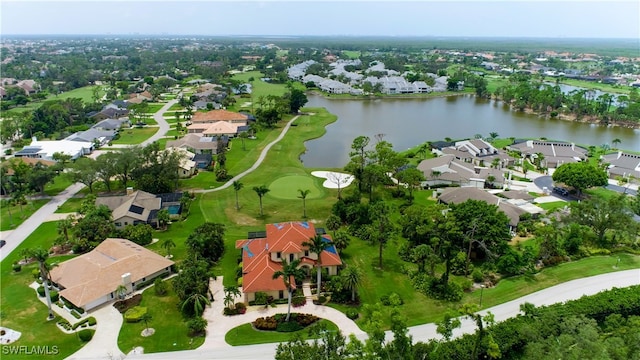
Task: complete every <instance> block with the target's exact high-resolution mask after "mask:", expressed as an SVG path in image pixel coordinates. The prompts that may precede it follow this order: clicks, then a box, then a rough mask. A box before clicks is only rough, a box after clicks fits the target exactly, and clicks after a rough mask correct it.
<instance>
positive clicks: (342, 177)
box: [311, 171, 355, 189]
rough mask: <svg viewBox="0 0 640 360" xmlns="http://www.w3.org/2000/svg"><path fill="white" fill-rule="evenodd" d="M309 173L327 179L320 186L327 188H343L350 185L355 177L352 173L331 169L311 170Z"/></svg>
mask: <svg viewBox="0 0 640 360" xmlns="http://www.w3.org/2000/svg"><path fill="white" fill-rule="evenodd" d="M311 175H313V176H315V177H319V178H323V179H327V180H325V181H324V183H322V186H324V187H326V188H327V189H338V188H340V189H344V188H346V187H347V186H349V185H351V183H352V182H353V180H355V177H354V176H353V175H349V174H344V173H339V172H333V171H313V172H311Z"/></svg>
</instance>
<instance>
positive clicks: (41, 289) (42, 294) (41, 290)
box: [36, 285, 44, 297]
mask: <svg viewBox="0 0 640 360" xmlns="http://www.w3.org/2000/svg"><path fill="white" fill-rule="evenodd" d="M36 291H37V292H38V296H40V297H44V286H42V285H40V286H38V289H36Z"/></svg>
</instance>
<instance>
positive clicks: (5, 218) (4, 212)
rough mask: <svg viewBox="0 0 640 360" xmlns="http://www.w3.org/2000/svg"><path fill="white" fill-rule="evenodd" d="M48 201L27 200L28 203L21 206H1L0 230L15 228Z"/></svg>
mask: <svg viewBox="0 0 640 360" xmlns="http://www.w3.org/2000/svg"><path fill="white" fill-rule="evenodd" d="M48 202H49V199H40V200H34V201H29V203H28V204H24V205H22V206H20V205H13V206H3V207H2V209H0V218H1V219H2V221H0V231H5V230H11V229H15V228H17V227H18V226H20V224H22V223H23V222H24V221H25V220H27V219H28V218H29V217H30V216H31V215H33V213H34V212H36V211H38V209H40V208H41V207H42V206H44V204H46V203H48ZM9 212H11V216H9Z"/></svg>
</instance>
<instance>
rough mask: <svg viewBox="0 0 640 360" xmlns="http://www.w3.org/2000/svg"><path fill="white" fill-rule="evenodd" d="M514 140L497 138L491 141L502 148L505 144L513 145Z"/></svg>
mask: <svg viewBox="0 0 640 360" xmlns="http://www.w3.org/2000/svg"><path fill="white" fill-rule="evenodd" d="M511 143H513V141H511V139H495V140H493V141H492V142H491V145H493V146H494V147H495V148H496V149H502V148H503V147H505V146H508V145H511Z"/></svg>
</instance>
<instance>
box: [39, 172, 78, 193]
mask: <svg viewBox="0 0 640 360" xmlns="http://www.w3.org/2000/svg"><path fill="white" fill-rule="evenodd" d="M71 185H73V181H71V179H70V178H69V176H66V175H65V174H60V175H58V176H56V177H55V178H53V182H52V183H48V184H47V185H45V187H44V192H45V194H47V195H49V196H55V195H58V194H59V193H61V192H62V191H64V190H65V189H66V188H68V187H69V186H71Z"/></svg>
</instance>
